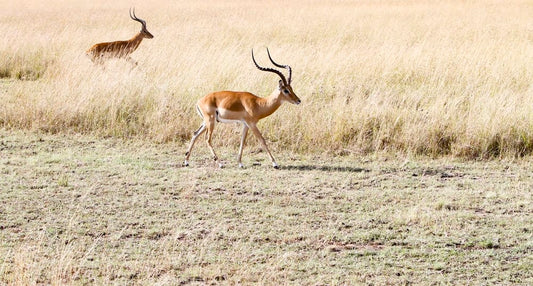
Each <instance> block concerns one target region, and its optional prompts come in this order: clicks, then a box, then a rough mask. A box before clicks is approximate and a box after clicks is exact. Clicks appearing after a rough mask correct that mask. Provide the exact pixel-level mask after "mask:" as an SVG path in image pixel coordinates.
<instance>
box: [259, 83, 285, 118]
mask: <svg viewBox="0 0 533 286" xmlns="http://www.w3.org/2000/svg"><path fill="white" fill-rule="evenodd" d="M281 103H282V100H281V92H280V91H279V89H276V90H274V91H273V92H272V93H271V94H270V95H269V96H268V97H266V98H264V100H263V102H262V104H261V108H260V112H259V113H260V114H261V117H260V118H264V117H267V116H269V115H270V114H272V113H274V112H275V111H276V110H277V109H278V108H279V107H280V106H281Z"/></svg>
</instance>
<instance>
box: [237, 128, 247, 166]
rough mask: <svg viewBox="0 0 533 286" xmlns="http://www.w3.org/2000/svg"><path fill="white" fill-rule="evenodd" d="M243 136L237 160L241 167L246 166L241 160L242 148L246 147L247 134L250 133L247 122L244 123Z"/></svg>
mask: <svg viewBox="0 0 533 286" xmlns="http://www.w3.org/2000/svg"><path fill="white" fill-rule="evenodd" d="M242 125H243V126H242V137H241V146H240V147H239V155H238V157H237V162H238V163H239V168H244V165H243V164H242V162H241V158H242V150H243V149H244V143H245V142H246V135H248V125H246V123H243V124H242Z"/></svg>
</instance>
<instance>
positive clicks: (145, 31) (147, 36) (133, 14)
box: [130, 8, 154, 39]
mask: <svg viewBox="0 0 533 286" xmlns="http://www.w3.org/2000/svg"><path fill="white" fill-rule="evenodd" d="M132 12H133V13H132ZM130 18H131V19H132V20H134V21H137V22H139V23H141V24H142V28H141V32H140V33H141V35H143V37H144V38H147V39H151V38H153V37H154V35H152V34H151V33H150V32H148V30H147V29H146V21H145V20H143V19H139V18H137V16H135V8H133V9H131V8H130Z"/></svg>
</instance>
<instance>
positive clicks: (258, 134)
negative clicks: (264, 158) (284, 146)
mask: <svg viewBox="0 0 533 286" xmlns="http://www.w3.org/2000/svg"><path fill="white" fill-rule="evenodd" d="M250 129H252V132H253V133H254V135H255V137H257V139H259V141H261V144H263V147H265V150H266V151H267V153H268V156H270V160H272V167H274V169H278V168H279V166H278V163H276V160H274V157H273V156H272V154H271V153H270V150H268V146H267V144H266V141H265V138H263V135H261V132H260V131H259V129H258V128H257V126H255V125H251V126H250Z"/></svg>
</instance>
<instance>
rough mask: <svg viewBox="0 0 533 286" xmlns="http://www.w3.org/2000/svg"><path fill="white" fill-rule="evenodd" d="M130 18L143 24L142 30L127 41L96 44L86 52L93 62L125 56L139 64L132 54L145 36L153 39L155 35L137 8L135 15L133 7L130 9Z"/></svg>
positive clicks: (102, 61)
mask: <svg viewBox="0 0 533 286" xmlns="http://www.w3.org/2000/svg"><path fill="white" fill-rule="evenodd" d="M130 18H131V19H132V20H134V21H137V22H139V23H141V24H142V28H141V31H140V32H139V33H137V35H135V36H134V37H133V38H131V39H129V40H127V41H116V42H109V43H99V44H95V45H94V46H92V47H91V48H90V49H88V50H87V52H86V54H87V55H88V56H89V57H90V58H91V61H93V63H95V64H103V63H104V61H105V60H106V59H109V58H124V59H126V60H127V61H129V62H131V63H133V64H134V65H136V64H137V62H136V61H135V60H133V59H132V58H131V57H130V54H131V53H133V52H134V51H135V50H136V49H137V48H138V47H139V45H140V44H141V42H142V40H143V39H144V38H147V39H151V38H153V37H154V36H153V35H152V34H150V32H148V30H147V29H146V21H144V20H143V19H139V18H137V16H135V9H133V15H132V9H130Z"/></svg>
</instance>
